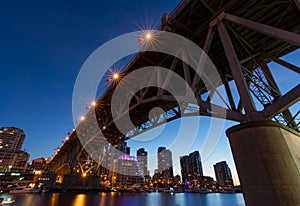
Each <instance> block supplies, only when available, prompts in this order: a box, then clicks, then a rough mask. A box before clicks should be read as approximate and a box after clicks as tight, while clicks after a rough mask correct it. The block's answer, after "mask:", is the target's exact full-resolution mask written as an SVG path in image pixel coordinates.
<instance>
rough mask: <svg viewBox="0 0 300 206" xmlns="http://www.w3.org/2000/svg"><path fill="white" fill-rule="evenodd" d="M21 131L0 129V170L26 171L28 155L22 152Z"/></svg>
mask: <svg viewBox="0 0 300 206" xmlns="http://www.w3.org/2000/svg"><path fill="white" fill-rule="evenodd" d="M24 139H25V134H24V132H23V130H21V129H18V128H16V127H2V128H0V169H26V168H27V162H28V160H29V157H30V155H29V154H28V153H27V152H25V151H22V150H21V148H22V145H23V142H24Z"/></svg>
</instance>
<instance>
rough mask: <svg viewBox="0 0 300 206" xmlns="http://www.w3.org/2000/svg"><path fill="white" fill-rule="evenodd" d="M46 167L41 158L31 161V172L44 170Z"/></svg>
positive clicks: (43, 159) (44, 160)
mask: <svg viewBox="0 0 300 206" xmlns="http://www.w3.org/2000/svg"><path fill="white" fill-rule="evenodd" d="M45 166H46V159H45V158H43V157H40V158H37V159H34V160H32V162H31V165H30V169H33V170H44V169H45Z"/></svg>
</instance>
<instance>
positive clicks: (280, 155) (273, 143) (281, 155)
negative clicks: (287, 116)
mask: <svg viewBox="0 0 300 206" xmlns="http://www.w3.org/2000/svg"><path fill="white" fill-rule="evenodd" d="M226 134H227V136H228V138H229V141H230V146H231V150H232V153H233V157H234V161H235V165H236V168H237V171H238V174H239V178H240V182H241V185H242V188H243V192H244V198H245V202H246V205H247V206H269V205H270V206H277V205H280V206H296V205H300V134H299V133H298V132H296V131H294V130H291V129H289V128H287V127H284V126H283V125H281V124H279V123H275V122H272V121H259V122H251V123H243V124H240V125H237V126H234V127H231V128H229V129H228V130H227V131H226Z"/></svg>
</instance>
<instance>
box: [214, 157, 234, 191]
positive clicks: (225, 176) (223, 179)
mask: <svg viewBox="0 0 300 206" xmlns="http://www.w3.org/2000/svg"><path fill="white" fill-rule="evenodd" d="M214 170H215V175H216V179H217V182H218V183H219V185H222V186H233V180H232V176H231V171H230V168H229V167H228V165H227V163H226V161H222V162H218V163H216V164H215V165H214Z"/></svg>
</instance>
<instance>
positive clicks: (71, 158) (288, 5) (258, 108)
mask: <svg viewBox="0 0 300 206" xmlns="http://www.w3.org/2000/svg"><path fill="white" fill-rule="evenodd" d="M299 8H300V7H299V3H298V1H296V0H295V1H293V0H285V1H268V0H253V1H246V0H239V1H219V0H212V1H210V0H198V1H196V0H185V1H182V2H181V3H180V4H179V5H178V6H177V8H176V9H175V10H174V11H173V12H172V13H171V14H170V15H164V16H163V18H162V24H161V26H160V27H159V30H163V31H170V32H173V33H176V34H179V35H181V36H183V37H186V38H188V39H189V40H191V41H193V42H194V43H195V44H197V45H198V46H199V47H201V48H202V49H203V50H204V51H205V52H206V53H207V54H208V56H209V57H210V59H211V60H212V62H213V63H214V65H215V67H216V68H217V70H218V73H219V75H220V77H221V82H214V84H215V85H218V86H224V89H225V92H226V96H225V97H222V96H220V94H219V93H218V90H217V89H218V88H210V89H208V88H207V87H206V86H205V84H204V81H203V79H201V78H200V77H199V76H198V75H197V74H195V72H194V70H193V69H192V68H191V67H190V66H189V65H188V62H182V61H181V60H180V59H178V58H175V57H173V56H169V55H166V54H162V53H158V52H143V53H139V54H137V55H136V56H135V57H134V58H133V59H132V60H131V61H130V63H129V64H128V65H127V67H126V68H125V69H124V70H123V71H122V73H121V75H120V76H121V77H122V78H124V77H125V76H126V75H127V74H130V73H131V72H133V71H135V70H138V69H140V68H143V67H146V66H159V67H164V68H168V69H170V70H172V71H174V72H176V73H177V74H178V75H180V76H181V77H182V78H183V79H184V80H185V81H186V82H187V83H188V85H189V87H190V88H191V89H192V91H193V92H194V94H195V97H196V99H197V104H191V103H189V102H186V104H181V103H178V102H176V101H175V99H174V98H173V97H172V96H171V95H170V94H169V93H168V91H164V90H160V89H159V88H157V87H149V88H144V89H141V90H140V91H139V92H137V93H135V94H134V95H133V98H132V100H131V103H130V109H129V110H128V112H129V116H130V119H131V122H132V124H133V125H134V128H128V130H127V133H125V134H124V133H122V132H121V131H119V129H118V127H117V126H116V124H115V120H114V119H113V117H112V111H111V101H112V95H113V93H114V90H115V88H116V86H117V83H112V84H111V85H110V86H109V87H108V89H107V90H106V91H105V92H104V93H103V95H102V96H101V97H100V98H99V99H98V100H97V106H96V107H95V112H96V116H97V120H98V124H99V128H101V130H102V133H103V135H104V136H105V138H106V139H107V140H108V141H109V142H110V143H111V144H112V145H116V144H118V143H119V142H121V141H124V140H126V139H128V138H131V137H134V136H136V135H138V134H140V133H142V132H144V131H146V130H149V129H151V128H153V127H156V126H158V125H160V124H163V123H165V122H168V121H172V120H174V119H177V118H180V117H184V116H199V115H204V116H214V117H220V118H223V116H222V115H221V113H222V112H223V111H225V112H226V116H225V118H227V119H230V120H234V121H237V122H252V121H259V120H273V121H277V122H280V123H282V124H284V125H285V126H287V127H290V128H292V129H293V130H296V131H298V130H299V120H297V115H298V114H299V112H297V111H296V112H294V113H291V112H290V111H289V109H288V108H289V107H290V106H291V105H292V104H294V103H296V102H297V101H298V100H299V96H300V95H299V94H300V86H299V84H298V85H297V86H296V87H295V88H293V89H291V90H290V91H289V92H287V93H286V94H282V93H281V92H280V90H279V88H278V85H277V83H276V81H275V80H274V78H273V76H272V74H271V72H270V69H269V67H268V63H269V62H271V61H273V62H276V63H277V64H280V65H282V66H284V67H285V68H286V69H288V70H291V71H293V72H295V74H297V75H299V72H300V69H299V68H298V67H297V66H295V65H293V64H291V63H288V62H286V61H283V60H281V59H279V58H280V57H282V56H284V55H286V54H288V53H290V52H292V51H294V50H296V49H298V48H299V46H300V35H299V33H300V18H299ZM178 52H182V51H178ZM180 55H187V53H184V52H182V54H180ZM283 72H285V70H283ZM145 75H147V74H145ZM149 78H150V77H149ZM121 81H122V79H121V80H120V82H121ZM164 81H166V82H165V83H166V84H167V83H168V78H166V79H164ZM211 81H216V80H215V79H213V78H212V79H211ZM232 82H234V84H235V86H236V88H237V90H238V94H239V99H238V101H235V100H234V95H233V92H232V89H233V87H232V85H231V84H232ZM214 95H216V96H219V98H220V99H221V100H222V105H216V104H214V103H213V102H212V101H211V100H212V99H213V97H214ZM254 102H255V104H254ZM155 107H160V108H162V109H163V111H164V113H163V114H162V113H157V114H154V115H153V116H152V117H150V118H149V112H150V111H151V110H152V109H153V108H155ZM212 107H214V108H217V109H216V112H214V113H212ZM218 111H220V114H218ZM120 118H122V117H120ZM87 122H88V121H87ZM80 124H84V122H82V123H80ZM106 150H108V149H107V148H106ZM81 154H83V155H81ZM87 158H88V157H87V155H86V154H84V149H83V147H82V146H81V145H80V142H79V141H78V138H77V134H76V131H75V132H73V133H72V134H71V135H70V137H69V140H68V141H66V142H65V143H64V145H63V146H62V148H61V149H60V151H58V152H57V154H56V155H55V156H54V158H53V160H52V162H51V165H52V166H51V169H52V170H54V171H55V170H57V169H59V167H61V166H62V165H63V164H65V163H69V165H70V168H71V170H72V168H73V169H74V168H76V164H77V163H78V162H80V161H81V160H82V159H87ZM76 162H77V163H76Z"/></svg>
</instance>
